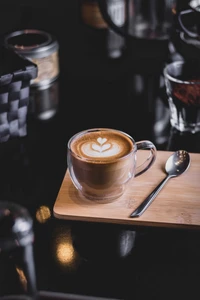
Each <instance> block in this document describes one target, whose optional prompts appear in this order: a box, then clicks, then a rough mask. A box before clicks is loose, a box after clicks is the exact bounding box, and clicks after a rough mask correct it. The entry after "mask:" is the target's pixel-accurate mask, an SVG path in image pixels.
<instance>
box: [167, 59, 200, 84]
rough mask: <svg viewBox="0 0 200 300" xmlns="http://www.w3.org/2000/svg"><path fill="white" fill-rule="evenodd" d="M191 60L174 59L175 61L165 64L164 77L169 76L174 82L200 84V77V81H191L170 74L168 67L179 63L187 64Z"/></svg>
mask: <svg viewBox="0 0 200 300" xmlns="http://www.w3.org/2000/svg"><path fill="white" fill-rule="evenodd" d="M188 63H189V62H187V61H182V60H179V61H173V62H171V63H169V64H167V65H166V66H165V68H164V71H163V73H164V77H165V78H167V79H168V80H170V81H173V82H175V83H182V84H193V85H198V84H200V79H199V81H193V80H190V81H188V80H181V79H178V78H176V77H174V76H172V75H170V74H169V73H168V69H169V68H170V67H171V66H173V65H174V66H177V65H179V66H180V65H187V64H188ZM199 77H200V74H199Z"/></svg>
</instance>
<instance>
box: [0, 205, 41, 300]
mask: <svg viewBox="0 0 200 300" xmlns="http://www.w3.org/2000/svg"><path fill="white" fill-rule="evenodd" d="M33 240H34V233H33V221H32V218H31V216H30V215H29V213H28V211H27V209H25V208H24V207H22V206H20V205H19V204H16V203H12V202H7V201H3V202H2V201H0V252H8V253H10V252H12V253H13V256H15V251H16V252H17V251H18V250H20V253H21V262H22V265H23V266H24V274H25V275H26V278H27V293H28V295H29V296H30V297H31V299H36V296H37V288H36V276H35V265H34V259H33V249H32V244H33Z"/></svg>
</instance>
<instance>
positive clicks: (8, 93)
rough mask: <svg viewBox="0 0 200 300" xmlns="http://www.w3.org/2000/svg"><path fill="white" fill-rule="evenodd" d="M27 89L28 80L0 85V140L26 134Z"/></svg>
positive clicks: (28, 86)
mask: <svg viewBox="0 0 200 300" xmlns="http://www.w3.org/2000/svg"><path fill="white" fill-rule="evenodd" d="M29 89H30V81H29V80H26V81H24V80H23V81H14V82H11V83H10V84H9V85H4V86H0V142H6V141H7V140H8V139H10V138H13V137H22V136H25V135H26V134H27V128H26V118H27V110H28V103H29Z"/></svg>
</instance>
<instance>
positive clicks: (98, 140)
mask: <svg viewBox="0 0 200 300" xmlns="http://www.w3.org/2000/svg"><path fill="white" fill-rule="evenodd" d="M71 149H72V151H73V152H74V153H75V154H76V155H78V156H80V157H82V158H83V159H84V158H85V159H90V160H92V161H93V162H94V163H98V164H104V163H105V162H109V161H113V160H115V159H118V158H120V157H123V156H125V155H127V154H129V153H130V152H131V151H132V150H133V143H132V141H131V140H130V137H128V136H126V135H124V133H121V132H118V131H117V132H116V131H112V130H111V131H105V130H99V131H95V132H87V133H85V134H83V135H81V134H80V135H78V136H77V137H76V138H75V139H74V140H73V142H72V143H71Z"/></svg>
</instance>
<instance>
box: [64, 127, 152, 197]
mask: <svg viewBox="0 0 200 300" xmlns="http://www.w3.org/2000/svg"><path fill="white" fill-rule="evenodd" d="M139 150H147V155H146V159H145V160H144V161H143V162H142V164H140V165H137V154H138V151H139ZM156 152H157V150H156V147H155V145H154V144H153V143H152V142H151V141H148V140H142V141H138V142H135V141H134V139H133V138H132V137H131V136H130V135H128V134H127V133H125V132H122V131H120V130H117V129H111V128H92V129H87V130H83V131H81V132H79V133H76V134H75V135H74V136H72V137H71V138H70V139H69V141H68V149H67V165H68V170H69V174H70V178H71V180H72V182H73V184H74V186H75V187H76V189H77V190H78V191H79V193H80V195H81V196H83V197H85V198H87V199H89V200H100V201H106V202H107V201H108V202H109V201H113V200H115V199H117V198H119V197H120V196H122V194H123V193H124V191H125V189H126V187H127V186H128V183H129V182H130V180H131V179H132V178H133V177H137V176H139V175H141V174H142V173H144V172H146V171H147V170H148V169H149V168H150V167H151V166H152V164H153V163H154V161H155V159H156Z"/></svg>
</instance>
